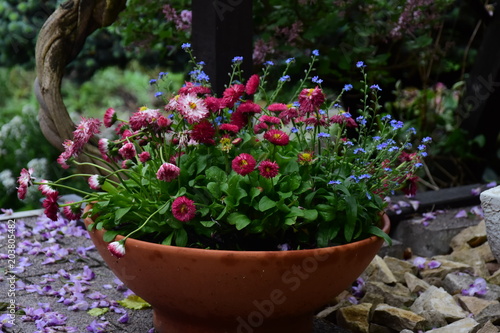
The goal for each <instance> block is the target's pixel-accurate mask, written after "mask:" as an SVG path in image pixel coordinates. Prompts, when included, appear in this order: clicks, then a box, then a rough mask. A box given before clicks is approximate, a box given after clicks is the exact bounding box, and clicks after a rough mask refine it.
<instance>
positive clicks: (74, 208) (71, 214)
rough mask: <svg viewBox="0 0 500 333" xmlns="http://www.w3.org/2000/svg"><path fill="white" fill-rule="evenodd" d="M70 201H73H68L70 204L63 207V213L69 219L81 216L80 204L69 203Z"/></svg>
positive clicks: (72, 219)
mask: <svg viewBox="0 0 500 333" xmlns="http://www.w3.org/2000/svg"><path fill="white" fill-rule="evenodd" d="M72 203H74V201H72V202H68V204H70V205H69V206H64V207H63V213H64V215H65V216H66V217H67V218H68V219H69V220H70V221H76V220H78V219H79V218H80V217H81V216H82V208H81V206H80V204H76V205H71V204H72Z"/></svg>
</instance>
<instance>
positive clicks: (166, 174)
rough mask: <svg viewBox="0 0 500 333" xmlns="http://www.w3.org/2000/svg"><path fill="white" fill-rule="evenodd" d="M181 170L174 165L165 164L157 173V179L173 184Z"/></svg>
mask: <svg viewBox="0 0 500 333" xmlns="http://www.w3.org/2000/svg"><path fill="white" fill-rule="evenodd" d="M180 173H181V169H180V168H179V167H178V166H176V165H174V164H172V163H163V164H162V165H161V166H160V168H159V169H158V171H157V172H156V178H158V179H159V180H163V181H164V182H171V181H172V180H174V179H176V178H177V177H179V175H180Z"/></svg>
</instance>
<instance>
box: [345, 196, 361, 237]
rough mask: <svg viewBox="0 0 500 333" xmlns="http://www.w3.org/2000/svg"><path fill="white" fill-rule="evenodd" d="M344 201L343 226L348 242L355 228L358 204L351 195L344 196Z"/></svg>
mask: <svg viewBox="0 0 500 333" xmlns="http://www.w3.org/2000/svg"><path fill="white" fill-rule="evenodd" d="M344 199H345V201H346V204H347V205H346V218H347V220H346V224H345V226H344V236H345V239H346V241H348V242H350V241H351V240H352V236H353V234H354V230H355V228H356V221H357V217H358V205H357V201H356V198H354V197H352V196H345V197H344Z"/></svg>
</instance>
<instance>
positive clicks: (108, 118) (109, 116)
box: [103, 108, 118, 128]
mask: <svg viewBox="0 0 500 333" xmlns="http://www.w3.org/2000/svg"><path fill="white" fill-rule="evenodd" d="M117 119H118V117H117V116H116V112H115V109H113V108H108V109H107V110H106V112H104V119H103V120H104V121H103V123H104V126H105V127H108V128H109V127H111V126H113V124H114V123H115V122H116V120H117Z"/></svg>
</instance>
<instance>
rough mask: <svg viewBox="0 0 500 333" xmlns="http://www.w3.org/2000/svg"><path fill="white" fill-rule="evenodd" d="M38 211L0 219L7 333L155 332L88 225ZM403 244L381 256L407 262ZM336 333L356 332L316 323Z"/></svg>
mask: <svg viewBox="0 0 500 333" xmlns="http://www.w3.org/2000/svg"><path fill="white" fill-rule="evenodd" d="M38 213H40V212H39V211H35V212H29V213H14V214H13V215H11V216H2V215H0V332H19V333H29V332H130V333H135V332H151V333H153V332H154V329H153V324H152V310H151V308H144V309H130V308H128V307H126V306H123V305H122V304H120V302H121V301H123V300H125V299H131V297H133V294H132V293H131V292H130V291H129V290H127V288H126V287H124V286H123V285H122V284H121V282H120V281H119V280H117V279H116V277H115V276H114V274H113V273H112V272H111V271H110V270H109V269H108V268H107V267H106V265H105V263H104V262H103V261H102V260H101V258H100V257H99V254H98V253H97V251H96V250H95V249H93V245H92V242H91V241H90V239H89V238H88V235H87V233H86V231H85V230H84V229H83V225H78V224H77V223H76V222H74V221H73V222H68V221H67V220H64V219H62V218H61V219H60V220H59V221H57V222H52V221H50V220H48V219H46V218H44V217H38V216H37V214H38ZM449 214H452V215H453V214H456V211H455V212H452V213H449ZM33 215H34V216H33ZM445 220H446V219H445ZM476 223H477V222H476ZM456 232H458V230H457V231H456ZM401 245H402V244H399V246H398V244H396V245H395V246H394V247H392V248H384V249H383V250H382V251H381V253H384V254H383V255H385V254H388V253H389V254H390V255H397V256H400V255H401V254H402V251H403V247H404V245H403V247H401ZM12 249H13V250H14V253H13V252H12V251H10V252H9V250H12ZM9 255H10V256H9ZM381 255H382V254H381ZM11 265H12V267H9V266H11ZM12 278H15V280H16V282H15V284H12V282H13V281H14V280H12ZM131 295H132V296H131ZM133 304H136V305H138V306H143V305H144V304H143V303H133ZM13 307H15V311H11V310H12V308H13ZM12 312H14V313H13V316H12V317H11V316H10V314H11V313H12ZM12 324H14V325H12ZM332 332H350V331H349V330H346V329H342V328H340V327H337V326H336V325H334V324H332V323H331V322H329V321H326V320H322V319H316V321H315V326H314V333H332Z"/></svg>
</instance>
